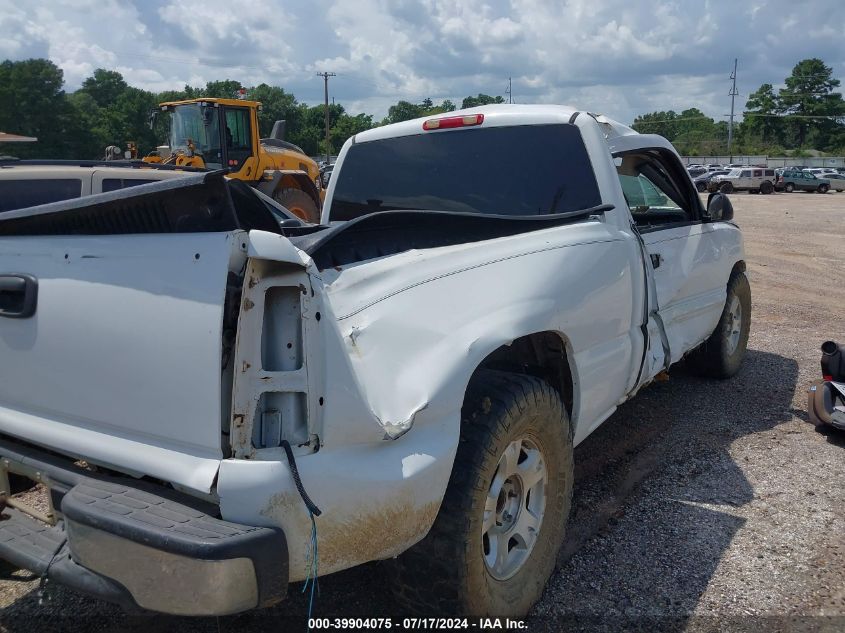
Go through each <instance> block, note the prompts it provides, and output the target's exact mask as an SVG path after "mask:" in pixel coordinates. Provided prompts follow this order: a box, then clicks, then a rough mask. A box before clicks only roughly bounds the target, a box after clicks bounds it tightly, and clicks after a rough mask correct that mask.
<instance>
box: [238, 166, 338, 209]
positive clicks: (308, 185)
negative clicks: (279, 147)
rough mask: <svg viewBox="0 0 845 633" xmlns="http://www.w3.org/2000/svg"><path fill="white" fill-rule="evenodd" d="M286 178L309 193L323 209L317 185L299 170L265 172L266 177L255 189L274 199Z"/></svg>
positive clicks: (318, 206) (319, 207)
mask: <svg viewBox="0 0 845 633" xmlns="http://www.w3.org/2000/svg"><path fill="white" fill-rule="evenodd" d="M267 176H270V178H269V179H267ZM285 177H290V178H293V179H294V180H295V181H296V184H297V185H298V186H299V189H301V190H302V191H304V192H305V193H307V194H308V196H309V197H310V198H311V199H312V200H313V201H314V204H316V205H317V209H318V210H319V209H322V208H323V203H322V201H321V200H320V192H319V191H317V185H315V184H314V182H313V181H312V180H311V178H309V177H308V174H306V173H305V172H304V171H302V170H299V169H272V170H270V169H268V170H266V171H265V172H264V177H263V178H262V179H261V180H259V181H258V183H257V184H256V185H255V188H256V189H258V190H259V191H260V192H261V193H263V194H264V195H267V196H270V197H271V198H272V197H274V195H275V194H276V193H277V192H278V191H279V190H280V189H281V188H282V180H283V179H284V178H285Z"/></svg>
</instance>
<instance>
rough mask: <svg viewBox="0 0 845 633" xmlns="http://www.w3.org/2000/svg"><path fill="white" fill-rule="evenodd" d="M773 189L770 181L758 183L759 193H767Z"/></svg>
mask: <svg viewBox="0 0 845 633" xmlns="http://www.w3.org/2000/svg"><path fill="white" fill-rule="evenodd" d="M774 190H775V186H774V185H773V184H772V183H770V182H769V181H768V180H767V181H766V182H764V183H763V184H762V185H760V193H762V194H763V195H769V194H770V193H772V192H773V191H774Z"/></svg>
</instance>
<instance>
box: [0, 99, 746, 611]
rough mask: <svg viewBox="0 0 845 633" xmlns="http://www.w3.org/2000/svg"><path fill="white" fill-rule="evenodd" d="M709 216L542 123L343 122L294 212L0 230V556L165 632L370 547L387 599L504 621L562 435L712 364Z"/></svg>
mask: <svg viewBox="0 0 845 633" xmlns="http://www.w3.org/2000/svg"><path fill="white" fill-rule="evenodd" d="M502 144H507V146H508V147H509V148H510V149H511V150H512V151H514V152H516V153H517V154H519V153H520V152H528V151H529V149H530V150H531V151H533V152H534V153H535V154H536V152H538V151H542V152H543V155H548V156H550V157H552V158H551V159H550V160H549V161H548V162H547V163H546V164H544V165H543V166H542V167H535V166H532V168H531V170H530V171H529V170H528V168H527V167H525V168H523V167H519V168H514V167H513V166H508V165H504V164H500V161H496V160H495V155H496V154H495V151H494V150H495V148H497V147H501V146H502ZM526 155H527V154H526ZM731 217H732V209H731V206H730V202H729V200H728V199H727V198H726V197H725V196H722V195H721V194H714V195H713V196H711V200H710V201H709V204H708V206H707V208H706V209H705V208H703V207H702V205H701V203H700V201H699V198H698V195H697V193H696V191H695V188H694V186H693V184H692V182H691V181H690V180H689V177H688V176H687V175H686V172H685V170H684V169H683V166H682V165H681V162H680V160H679V158H678V156H677V153H676V152H675V151H674V149H673V148H672V147H671V145H670V144H669V143H668V142H667V141H666V140H665V139H662V138H660V137H657V136H649V135H639V134H636V133H635V132H633V131H632V130H630V129H628V128H625V127H624V126H622V125H619V124H617V123H615V122H613V121H610V120H609V119H606V118H604V117H601V116H595V115H591V114H588V113H578V112H575V111H572V110H568V109H566V108H562V107H553V106H498V107H497V106H485V107H483V108H480V109H477V110H475V109H474V110H468V111H463V112H459V113H449V115H448V116H442V117H439V118H438V117H436V118H433V119H429V120H418V121H409V122H405V123H400V124H397V125H392V126H385V127H382V128H378V129H375V130H371V131H369V132H364V133H361V134H359V135H357V136H355V137H354V138H352V139H350V140H349V141H348V142H347V143H346V145H345V146H344V148H343V150H342V151H341V154H340V157H339V159H338V163H337V166H336V167H335V170H334V175H333V177H332V181H331V184H330V186H329V191H328V195H327V198H326V203H325V207H324V211H323V217H322V222H323V224H321V225H308V224H304V223H302V222H301V221H299V220H297V219H295V218H293V217H291V216H290V215H289V214H288V213H287V212H286V210H285V209H283V208H281V207H279V206H278V205H277V204H276V203H274V202H273V201H271V200H269V199H267V198H265V197H263V196H261V195H260V194H258V193H257V192H255V191H254V190H252V189H250V188H248V187H245V186H243V185H242V183H239V182H238V181H232V180H228V179H226V178H224V174H223V172H218V173H208V174H198V175H192V176H186V177H185V178H180V179H178V180H171V181H165V182H161V183H154V184H149V185H143V186H139V187H135V188H132V189H127V190H123V191H118V192H113V193H109V194H102V195H98V196H92V197H89V198H85V199H78V200H72V201H66V202H60V203H54V204H49V205H43V206H41V207H33V208H30V209H21V210H17V211H11V212H7V213H3V214H0V358H2V364H0V458H1V459H2V461H0V488H2V490H0V495H2V496H3V498H4V499H5V500H6V501H7V503H8V506H7V508H6V510H4V516H3V518H4V519H5V520H4V521H0V557H2V558H5V559H6V560H9V561H12V562H13V563H15V564H16V565H19V566H21V567H25V568H28V569H31V570H33V571H34V572H36V573H38V574H40V575H47V576H50V577H52V578H54V579H55V580H56V581H57V582H60V583H63V584H67V585H69V586H72V587H75V588H76V589H78V590H80V591H84V592H87V593H89V594H92V595H97V596H99V597H101V598H103V599H106V600H110V601H113V602H118V603H120V604H122V605H123V606H124V607H125V608H127V609H145V610H152V611H161V612H166V613H178V614H192V615H210V614H224V613H234V612H238V611H243V610H246V609H250V608H255V607H261V606H267V605H269V604H273V603H275V602H278V601H279V600H281V599H282V598H283V597H284V595H285V592H286V587H287V585H288V583H290V582H296V581H302V580H304V579H306V578H307V577H308V576H309V574H312V573H314V570H315V569H316V570H318V572H317V573H319V574H328V573H332V572H335V571H338V570H341V569H345V568H348V567H351V566H354V565H358V564H361V563H365V562H368V561H372V560H379V559H394V558H395V560H393V561H392V563H391V569H392V572H391V573H392V574H393V575H394V581H393V582H392V583H391V586H392V587H393V588H394V589H396V592H397V597H398V598H399V600H400V601H401V602H402V604H403V605H405V606H406V607H407V608H408V609H414V610H418V611H424V612H427V613H432V612H438V613H455V614H465V615H469V614H472V615H482V614H501V615H518V614H523V613H525V612H526V611H527V610H528V609H529V608H530V606H531V604H533V602H534V601H535V600H536V599H537V598H538V597H539V595H540V592H541V591H542V588H543V585H544V583H545V581H546V580H547V579H548V577H549V575H550V574H551V572H552V565H553V561H554V553H555V552H556V551H557V549H558V548H559V547H560V544H561V542H562V540H563V538H564V526H565V523H566V518H567V514H568V511H569V497H570V494H571V484H572V448H573V446H575V445H576V444H578V443H579V442H580V441H581V440H583V439H584V438H585V437H586V436H587V435H588V434H589V433H590V432H591V431H592V430H594V429H595V428H596V427H597V426H598V425H599V424H601V422H602V421H604V420H605V419H606V418H607V417H608V416H609V415H610V414H611V413H612V412H613V411H614V410H615V408H616V407H617V406H618V405H619V404H620V403H622V402H624V401H625V400H626V399H628V398H629V397H631V396H633V395H634V394H635V393H636V392H637V391H638V390H639V389H640V388H641V387H642V386H644V385H646V384H648V383H649V382H650V381H651V380H652V379H653V378H654V376H656V375H657V374H658V373H660V372H661V371H664V370H665V369H667V368H668V367H669V366H670V365H671V364H672V363H674V362H676V361H678V360H680V359H681V358H682V357H684V356H686V355H689V356H690V362H691V363H693V364H694V365H695V366H696V367H698V368H700V369H701V371H702V372H704V373H707V374H710V375H713V376H717V377H728V376H730V375H732V374H733V373H735V372H736V371H737V370H738V369H739V366H740V363H741V362H742V358H743V355H744V351H745V345H746V342H747V338H748V327H749V323H750V292H749V289H748V284H747V280H746V279H745V275H744V261H743V257H744V256H743V250H742V239H741V235H740V233H739V230H738V229H737V227H736V226H735V225H734V224H733V223H731V222H730V220H731ZM36 482H37V483H40V484H42V485H44V486H45V487H46V488H47V489H48V491H49V499H50V513H49V514H48V515H46V516H45V515H44V514H43V513H40V514H39V513H37V512H36V511H34V510H33V509H32V508H28V507H27V506H26V504H24V503H20V502H18V501H16V499H17V497H15V493H16V492H18V491H19V490H21V489H23V488H25V487H26V486H27V485H31V484H33V483H36ZM9 502H10V503H9ZM312 531H316V539H317V543H318V548H317V549H316V550H315V549H313V548H312V547H311V543H312ZM316 552H318V559H317V560H316V561H315V560H313V556H314V555H315V553H316ZM127 560H131V561H133V564H130V565H127V564H125V561H127ZM432 574H435V575H437V576H439V577H441V578H442V579H443V581H442V582H438V583H432V582H430V578H431V575H432Z"/></svg>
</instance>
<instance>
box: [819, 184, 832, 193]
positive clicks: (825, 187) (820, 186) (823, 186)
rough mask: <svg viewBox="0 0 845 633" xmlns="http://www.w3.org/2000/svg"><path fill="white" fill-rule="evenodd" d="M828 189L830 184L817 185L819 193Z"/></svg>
mask: <svg viewBox="0 0 845 633" xmlns="http://www.w3.org/2000/svg"><path fill="white" fill-rule="evenodd" d="M829 190H830V185H819V193H827V192H828V191H829Z"/></svg>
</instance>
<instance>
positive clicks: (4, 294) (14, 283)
mask: <svg viewBox="0 0 845 633" xmlns="http://www.w3.org/2000/svg"><path fill="white" fill-rule="evenodd" d="M37 306H38V279H36V278H35V277H34V276H32V275H28V274H26V273H16V274H12V275H0V317H7V318H10V319H27V318H29V317H31V316H32V315H33V314H35V308H36V307H37Z"/></svg>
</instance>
